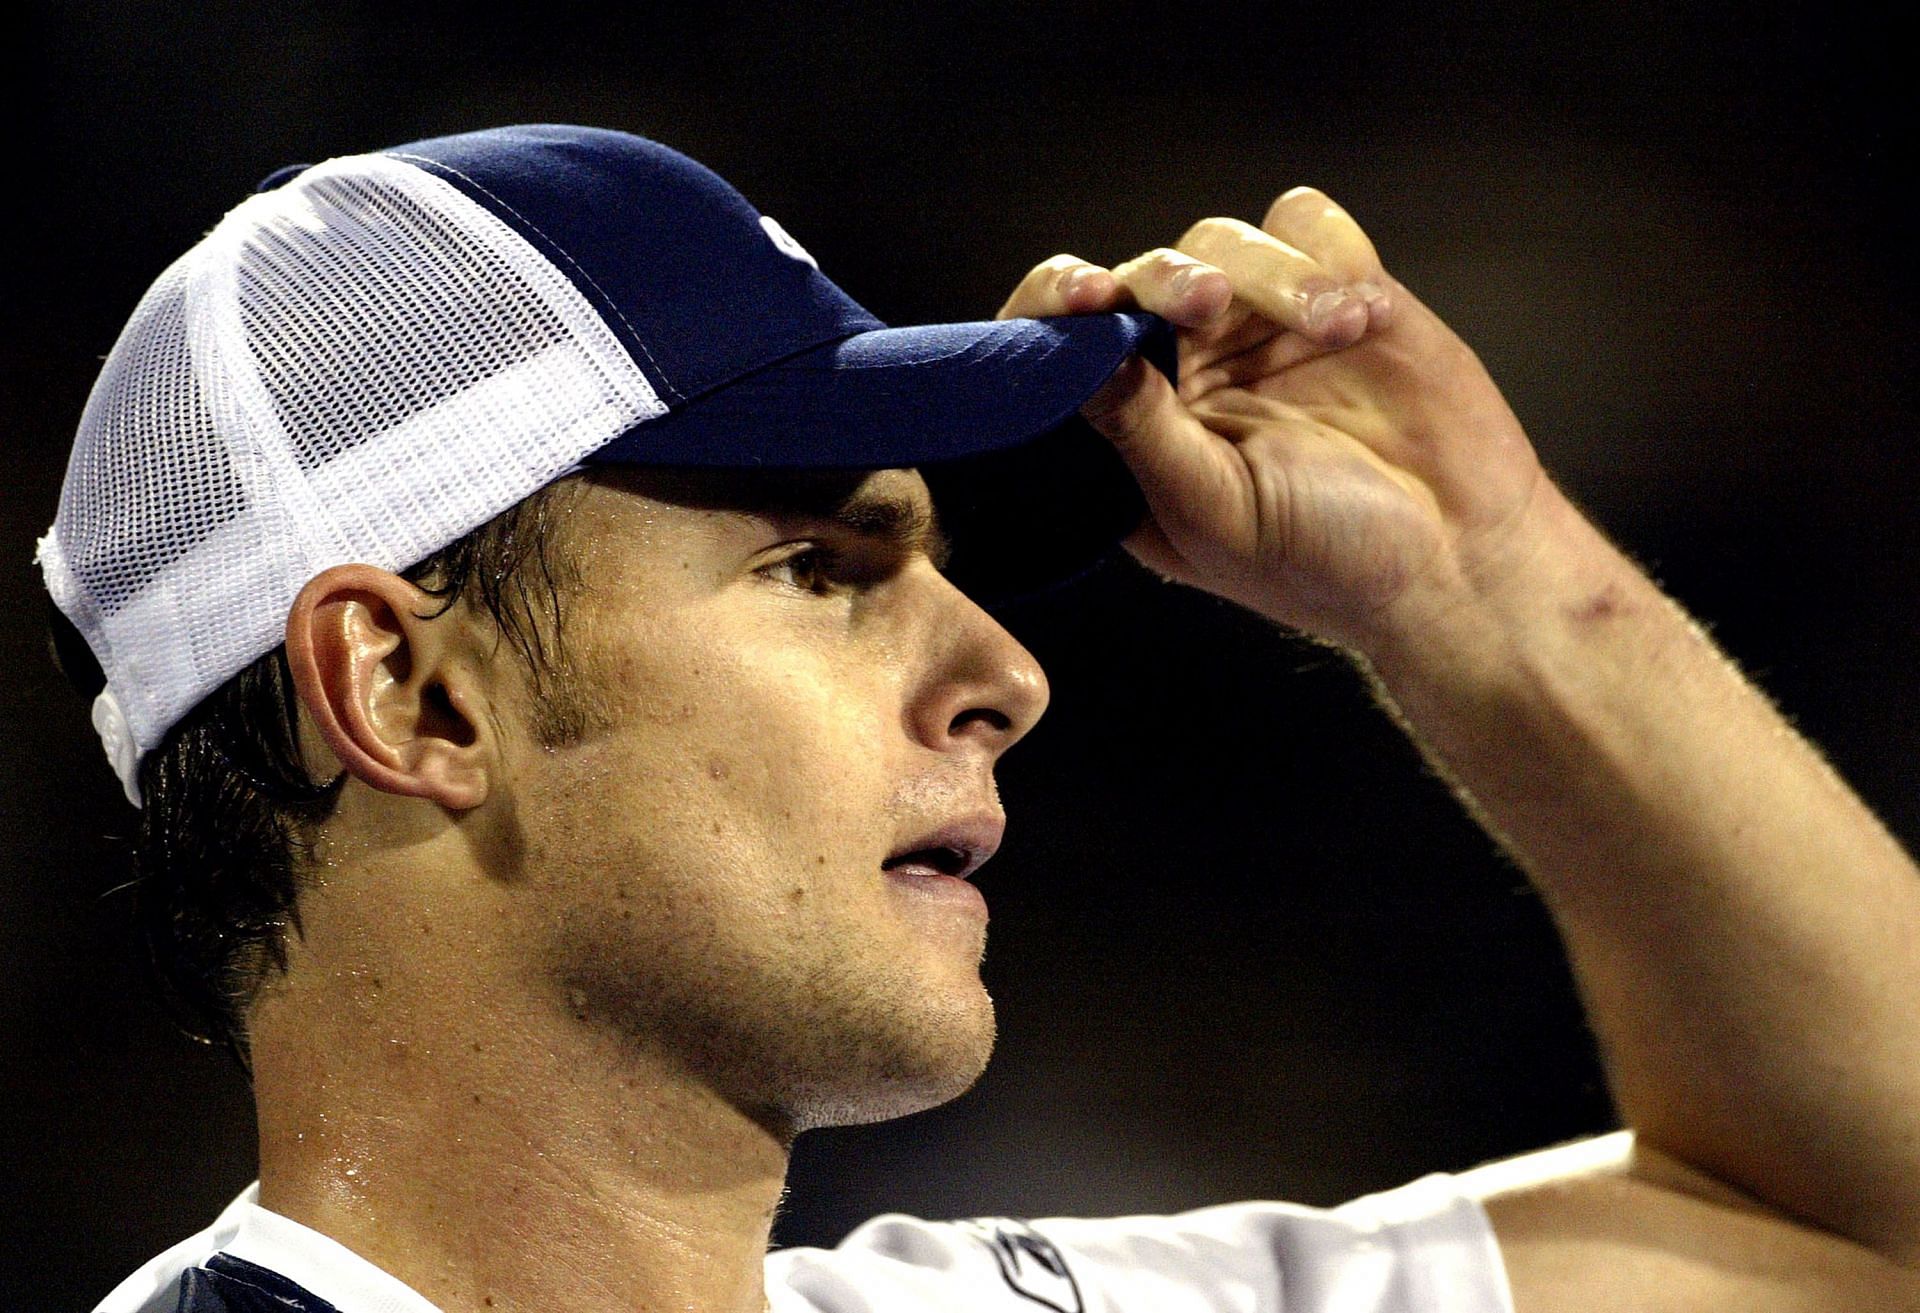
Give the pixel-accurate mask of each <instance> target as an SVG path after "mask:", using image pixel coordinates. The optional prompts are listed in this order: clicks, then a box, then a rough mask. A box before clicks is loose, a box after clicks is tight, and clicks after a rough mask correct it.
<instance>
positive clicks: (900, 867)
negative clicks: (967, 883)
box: [880, 845, 986, 879]
mask: <svg viewBox="0 0 1920 1313" xmlns="http://www.w3.org/2000/svg"><path fill="white" fill-rule="evenodd" d="M985 860H986V859H985V858H984V857H982V858H981V859H980V861H985ZM980 861H975V860H974V857H973V855H972V854H970V853H966V852H962V851H961V850H960V849H958V848H948V847H946V846H944V845H942V846H940V847H936V848H915V849H914V850H913V851H911V852H904V853H901V854H900V855H899V856H897V857H889V858H887V860H886V861H884V862H882V863H880V869H881V870H883V871H898V872H900V873H902V874H905V875H951V876H955V877H958V878H961V879H965V878H966V877H967V876H969V875H971V874H972V873H973V872H974V870H975V869H976V868H978V866H979V865H980Z"/></svg>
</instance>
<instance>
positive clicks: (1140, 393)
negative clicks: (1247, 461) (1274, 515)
mask: <svg viewBox="0 0 1920 1313" xmlns="http://www.w3.org/2000/svg"><path fill="white" fill-rule="evenodd" d="M1080 413H1081V414H1082V415H1084V416H1086V419H1087V422H1088V423H1090V424H1092V425H1093V426H1094V428H1096V429H1098V430H1099V431H1100V432H1101V433H1103V434H1105V435H1106V437H1107V439H1108V440H1109V441H1110V442H1112V443H1113V446H1114V449H1115V450H1116V451H1117V452H1119V454H1120V458H1121V459H1122V460H1123V461H1125V462H1126V465H1127V468H1128V470H1130V471H1131V472H1132V474H1133V478H1134V482H1136V483H1138V484H1139V485H1140V491H1141V493H1142V494H1144V495H1145V497H1146V499H1147V506H1148V508H1149V509H1150V510H1151V511H1152V512H1153V518H1154V519H1155V521H1157V522H1158V523H1159V525H1160V527H1161V529H1162V531H1163V532H1164V533H1165V535H1166V537H1167V538H1168V539H1169V540H1170V541H1171V542H1172V543H1174V544H1176V545H1177V544H1180V543H1182V542H1191V541H1193V539H1194V537H1195V536H1196V535H1198V536H1200V537H1203V538H1217V537H1219V536H1220V535H1221V529H1222V525H1223V524H1224V523H1226V522H1228V521H1230V520H1231V518H1232V511H1233V508H1234V507H1235V506H1236V505H1237V504H1238V502H1239V501H1241V500H1243V496H1242V494H1243V493H1244V487H1243V485H1244V483H1245V475H1244V468H1245V467H1244V464H1243V463H1242V462H1241V461H1240V460H1239V458H1238V457H1237V456H1236V455H1235V454H1234V452H1233V451H1232V444H1231V443H1229V442H1228V441H1227V440H1226V439H1224V438H1222V437H1221V436H1220V435H1218V434H1217V433H1214V432H1213V431H1212V430H1210V429H1208V428H1207V426H1206V425H1204V424H1202V423H1201V422H1200V421H1199V420H1198V419H1196V418H1194V415H1193V412H1192V411H1190V410H1188V409H1187V407H1186V403H1185V402H1183V401H1181V400H1180V397H1179V394H1178V393H1177V392H1175V391H1174V388H1173V384H1172V383H1170V382H1168V381H1167V376H1166V375H1165V374H1163V373H1161V372H1160V371H1159V370H1158V369H1155V368H1154V367H1153V366H1152V365H1151V364H1149V363H1148V362H1147V361H1145V360H1143V359H1141V358H1140V357H1139V356H1133V357H1130V358H1129V359H1128V360H1127V362H1126V363H1125V364H1124V365H1122V366H1120V368H1119V370H1117V371H1116V372H1115V373H1114V375H1113V377H1112V378H1110V379H1108V380H1107V382H1106V384H1105V386H1103V387H1102V388H1101V389H1100V390H1099V391H1098V392H1096V393H1094V394H1093V396H1092V397H1091V398H1090V399H1089V400H1088V401H1087V403H1086V404H1085V405H1084V406H1082V407H1081V408H1080ZM1236 474H1238V475H1239V477H1238V478H1236Z"/></svg>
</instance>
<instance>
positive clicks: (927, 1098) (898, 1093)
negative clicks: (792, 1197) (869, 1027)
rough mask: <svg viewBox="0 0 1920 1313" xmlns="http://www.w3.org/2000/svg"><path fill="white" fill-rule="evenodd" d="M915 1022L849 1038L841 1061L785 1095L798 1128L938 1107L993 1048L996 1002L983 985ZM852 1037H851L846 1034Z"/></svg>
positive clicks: (904, 1017) (965, 1085)
mask: <svg viewBox="0 0 1920 1313" xmlns="http://www.w3.org/2000/svg"><path fill="white" fill-rule="evenodd" d="M897 1020H899V1021H902V1022H906V1021H911V1020H918V1021H919V1022H921V1023H922V1024H920V1025H918V1026H915V1027H914V1028H912V1029H911V1030H906V1029H902V1028H901V1027H900V1026H898V1025H895V1026H890V1027H888V1029H887V1031H886V1032H885V1033H880V1034H873V1033H869V1034H867V1035H865V1036H862V1037H860V1038H859V1039H858V1040H855V1041H853V1042H851V1043H849V1044H848V1045H847V1046H846V1049H845V1050H844V1051H843V1053H842V1055H841V1061H840V1062H838V1063H835V1064H833V1065H832V1066H831V1067H830V1068H828V1069H825V1070H822V1069H819V1068H815V1069H814V1070H812V1071H811V1072H809V1073H808V1075H807V1076H806V1077H805V1078H803V1079H801V1080H799V1081H797V1082H795V1083H794V1084H793V1086H792V1087H791V1088H790V1089H789V1090H788V1091H787V1092H786V1093H787V1097H786V1098H785V1099H783V1100H782V1103H783V1104H784V1105H785V1107H784V1109H783V1112H784V1117H783V1120H785V1121H786V1122H787V1123H788V1125H789V1126H790V1127H791V1128H792V1130H793V1131H795V1132H799V1131H807V1130H817V1129H820V1128H822V1127H827V1126H864V1125H868V1124H870V1123H873V1122H883V1121H891V1120H892V1119H893V1118H895V1117H906V1116H910V1115H911V1114H913V1113H916V1112H925V1111H926V1110H927V1109H929V1108H937V1107H939V1106H940V1105H941V1104H943V1103H947V1102H949V1101H951V1100H953V1099H957V1098H959V1097H960V1096H961V1095H962V1094H965V1093H966V1092H967V1091H968V1090H970V1089H972V1088H973V1086H974V1084H975V1082H977V1081H978V1080H979V1079H980V1075H981V1073H982V1072H984V1071H985V1070H986V1067H987V1059H988V1058H989V1057H990V1056H991V1055H992V1053H993V1041H994V1021H993V1002H992V1000H991V999H989V998H988V997H987V992H986V990H985V989H984V988H982V989H980V990H979V991H978V1001H977V1002H973V1001H969V1002H967V1003H966V1004H965V1005H960V1004H959V1003H958V1002H957V1001H956V1002H955V1003H953V1004H949V1005H947V1006H944V1007H942V1008H940V1009H938V1015H929V1013H928V1011H925V1010H923V1011H921V1012H920V1013H919V1014H918V1015H917V1017H915V1016H913V1015H911V1014H899V1015H898V1017H897ZM849 1038H851V1037H849Z"/></svg>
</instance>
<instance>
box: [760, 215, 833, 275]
mask: <svg viewBox="0 0 1920 1313" xmlns="http://www.w3.org/2000/svg"><path fill="white" fill-rule="evenodd" d="M760 227H761V228H763V229H764V230H765V231H766V234H767V236H768V237H770V238H772V239H773V244H774V246H775V248H776V249H778V250H779V252H780V254H782V255H786V256H791V257H792V258H793V259H795V260H798V261H799V262H800V263H801V264H810V265H812V266H813V267H814V268H815V269H818V268H819V267H820V262H819V261H818V260H816V259H814V258H813V257H812V256H811V255H808V254H807V248H806V247H804V246H802V245H800V243H799V242H796V241H794V240H793V234H792V233H790V232H788V231H787V230H786V229H785V228H782V227H781V226H780V221H779V220H778V219H776V218H774V217H773V216H772V215H771V214H763V215H761V216H760Z"/></svg>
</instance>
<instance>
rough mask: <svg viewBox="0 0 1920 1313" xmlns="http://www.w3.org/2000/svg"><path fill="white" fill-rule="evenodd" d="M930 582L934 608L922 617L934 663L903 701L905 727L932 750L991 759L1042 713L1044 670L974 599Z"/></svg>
mask: <svg viewBox="0 0 1920 1313" xmlns="http://www.w3.org/2000/svg"><path fill="white" fill-rule="evenodd" d="M932 579H933V582H932V583H931V587H932V588H933V589H934V590H935V600H936V604H935V605H933V606H930V607H929V609H928V613H927V615H926V617H925V618H926V622H927V625H928V630H929V632H928V633H927V634H926V635H925V641H926V643H927V645H928V647H929V648H930V649H931V655H932V658H933V659H932V660H931V661H929V662H928V663H927V665H926V666H925V667H924V670H925V672H926V673H925V677H924V678H925V682H924V684H923V686H922V687H921V688H920V689H919V690H917V692H916V695H915V696H914V697H912V698H911V699H910V700H909V702H908V720H909V730H910V731H911V732H912V734H913V735H914V737H915V738H917V739H918V740H920V741H921V742H922V743H925V744H926V745H927V746H928V747H931V748H933V749H935V750H936V751H941V752H951V751H955V750H971V751H983V752H985V754H986V755H987V758H988V760H989V761H992V760H994V759H996V758H998V757H999V755H1000V754H1001V753H1003V752H1005V751H1006V750H1007V749H1008V748H1010V747H1012V746H1013V745H1014V744H1015V743H1018V742H1019V741H1020V740H1021V739H1022V738H1024V737H1025V736H1026V733H1027V731H1028V730H1030V729H1032V728H1033V727H1034V725H1035V724H1037V723H1038V722H1039V720H1040V717H1041V714H1042V713H1044V712H1045V711H1046V709H1047V699H1048V696H1049V693H1048V689H1047V676H1046V672H1045V671H1043V670H1042V669H1041V668H1040V663H1039V662H1038V661H1036V660H1034V657H1033V653H1031V652H1029V651H1027V649H1026V648H1025V647H1023V646H1021V644H1020V641H1019V640H1018V639H1016V638H1015V637H1014V636H1013V635H1012V634H1010V633H1008V632H1007V630H1006V628H1005V627H1004V626H1003V625H1001V623H1000V622H999V621H998V620H995V619H994V618H993V617H992V616H990V615H988V614H987V613H986V612H985V611H983V610H982V609H981V608H980V606H979V604H978V603H976V602H974V600H973V599H972V598H970V597H968V596H967V595H966V594H965V593H963V592H961V591H960V590H959V589H958V588H956V587H954V586H953V584H952V583H950V582H949V581H948V580H946V579H944V578H942V577H940V576H939V575H937V574H935V575H933V576H932Z"/></svg>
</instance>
